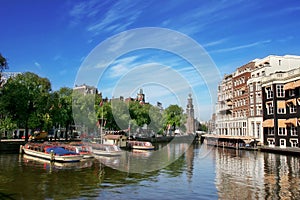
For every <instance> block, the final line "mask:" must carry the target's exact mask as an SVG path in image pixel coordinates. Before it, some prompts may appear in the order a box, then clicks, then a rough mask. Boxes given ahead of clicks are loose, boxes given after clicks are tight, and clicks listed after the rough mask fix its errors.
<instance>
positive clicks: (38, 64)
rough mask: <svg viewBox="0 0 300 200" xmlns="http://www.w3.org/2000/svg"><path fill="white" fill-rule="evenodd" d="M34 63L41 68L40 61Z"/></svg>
mask: <svg viewBox="0 0 300 200" xmlns="http://www.w3.org/2000/svg"><path fill="white" fill-rule="evenodd" d="M34 65H35V66H36V67H37V68H39V69H41V65H40V63H38V62H36V61H35V62H34Z"/></svg>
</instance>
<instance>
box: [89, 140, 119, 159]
mask: <svg viewBox="0 0 300 200" xmlns="http://www.w3.org/2000/svg"><path fill="white" fill-rule="evenodd" d="M91 147H92V152H93V154H95V155H100V156H120V155H122V153H123V151H122V150H121V149H120V147H118V146H117V145H113V144H97V143H95V144H91Z"/></svg>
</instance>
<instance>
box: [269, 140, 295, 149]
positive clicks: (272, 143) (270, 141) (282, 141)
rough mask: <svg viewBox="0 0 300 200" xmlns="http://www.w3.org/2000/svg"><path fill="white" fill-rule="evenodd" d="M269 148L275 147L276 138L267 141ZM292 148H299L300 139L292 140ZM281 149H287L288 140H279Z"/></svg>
mask: <svg viewBox="0 0 300 200" xmlns="http://www.w3.org/2000/svg"><path fill="white" fill-rule="evenodd" d="M267 142H268V145H269V146H275V138H268V139H267ZM290 143H291V147H298V139H290ZM279 145H280V147H286V139H279Z"/></svg>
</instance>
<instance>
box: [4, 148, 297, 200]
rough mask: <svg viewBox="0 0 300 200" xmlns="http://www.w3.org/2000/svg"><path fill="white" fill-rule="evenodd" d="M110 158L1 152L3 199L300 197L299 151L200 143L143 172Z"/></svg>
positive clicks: (141, 157)
mask: <svg viewBox="0 0 300 200" xmlns="http://www.w3.org/2000/svg"><path fill="white" fill-rule="evenodd" d="M174 148H175V149H176V148H177V149H182V147H181V146H180V144H175V145H174ZM172 152H175V153H176V152H177V153H178V151H176V150H175V151H173V150H171V151H169V153H170V154H171V153H172ZM138 155H139V156H140V157H139V158H138V159H140V160H141V161H142V160H147V156H148V155H147V154H138ZM168 156H170V155H168ZM150 157H151V156H150ZM120 159H121V158H120ZM106 161H107V162H106V164H107V165H108V166H109V167H108V166H105V165H104V163H105V162H103V161H102V160H101V158H97V159H95V160H87V161H84V162H80V163H71V164H50V163H49V162H45V161H43V160H36V159H35V160H34V159H32V158H31V157H27V156H24V155H19V154H0V199H113V200H115V199H122V200H123V199H300V174H299V173H300V159H299V157H294V156H286V155H278V154H271V153H263V152H256V151H242V150H235V149H223V148H215V147H207V146H204V145H200V144H195V145H192V146H190V148H188V149H187V151H186V152H185V153H184V154H183V155H181V156H178V158H177V159H176V160H175V161H174V162H172V163H171V164H169V165H167V166H164V167H162V168H160V169H156V170H153V171H151V170H148V171H145V172H143V173H140V172H139V173H134V172H129V171H127V172H126V171H124V170H123V171H120V170H117V169H114V166H117V165H119V164H118V163H122V162H121V161H118V160H117V158H111V160H106ZM134 165H138V162H136V163H134ZM142 167H144V166H143V165H142Z"/></svg>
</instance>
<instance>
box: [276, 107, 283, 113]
mask: <svg viewBox="0 0 300 200" xmlns="http://www.w3.org/2000/svg"><path fill="white" fill-rule="evenodd" d="M277 113H278V114H285V109H284V108H277Z"/></svg>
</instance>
